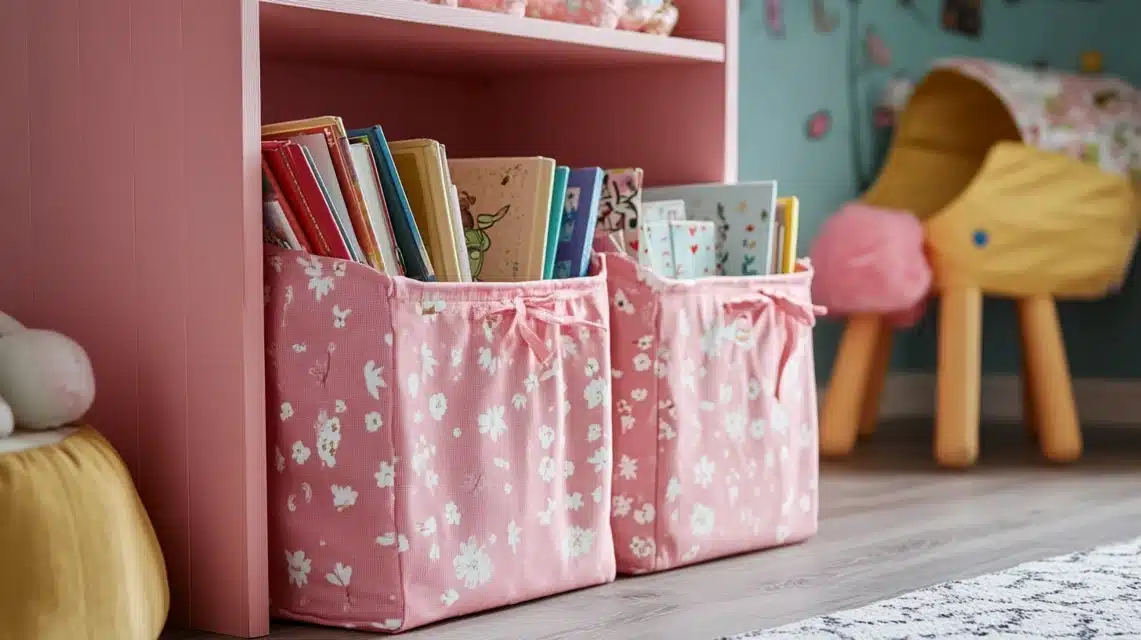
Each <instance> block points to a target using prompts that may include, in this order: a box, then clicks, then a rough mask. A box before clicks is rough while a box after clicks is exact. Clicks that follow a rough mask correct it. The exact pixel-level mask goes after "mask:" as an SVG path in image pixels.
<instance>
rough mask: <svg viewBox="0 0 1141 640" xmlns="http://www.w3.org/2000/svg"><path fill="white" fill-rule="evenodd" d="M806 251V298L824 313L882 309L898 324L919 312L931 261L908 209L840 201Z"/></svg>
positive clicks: (920, 229)
mask: <svg viewBox="0 0 1141 640" xmlns="http://www.w3.org/2000/svg"><path fill="white" fill-rule="evenodd" d="M809 255H810V256H811V258H812V266H813V269H815V271H816V274H815V277H814V278H813V280H812V298H813V300H814V301H815V302H817V303H819V304H822V305H824V306H826V307H828V311H829V312H830V313H836V314H838V315H851V314H855V313H876V314H882V315H885V316H887V317H888V321H889V322H891V323H892V324H893V325H895V326H900V327H906V326H911V325H913V324H915V323H916V322H918V321H919V319H920V318H922V317H923V313H924V310H925V307H926V301H927V297H928V294H929V291H930V289H931V266H930V264H929V263H928V262H927V256H926V254H925V253H924V250H923V225H922V224H921V223H920V222H919V219H918V218H916V217H915V216H914V215H912V214H911V213H908V212H906V211H897V210H893V209H884V208H880V207H873V206H871V205H867V204H863V203H860V202H853V203H849V204H846V205H844V207H843V208H841V209H840V211H838V212H837V213H836V214H835V215H833V216H832V217H831V218H829V219H828V220H827V221H826V222H825V223H824V226H823V227H822V228H821V230H820V234H819V235H818V236H817V238H816V241H815V242H814V243H813V246H812V250H811V251H810V252H809Z"/></svg>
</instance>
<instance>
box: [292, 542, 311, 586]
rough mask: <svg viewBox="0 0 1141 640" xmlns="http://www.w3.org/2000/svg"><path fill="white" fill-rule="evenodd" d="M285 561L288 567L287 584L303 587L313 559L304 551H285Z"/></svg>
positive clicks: (307, 580) (307, 579)
mask: <svg viewBox="0 0 1141 640" xmlns="http://www.w3.org/2000/svg"><path fill="white" fill-rule="evenodd" d="M285 562H286V564H287V565H288V567H289V584H291V585H294V586H297V587H304V586H305V585H306V584H308V583H309V573H310V572H311V571H312V570H313V560H312V559H311V558H309V557H307V556H306V555H305V552H304V551H301V550H297V551H288V550H287V551H286V552H285Z"/></svg>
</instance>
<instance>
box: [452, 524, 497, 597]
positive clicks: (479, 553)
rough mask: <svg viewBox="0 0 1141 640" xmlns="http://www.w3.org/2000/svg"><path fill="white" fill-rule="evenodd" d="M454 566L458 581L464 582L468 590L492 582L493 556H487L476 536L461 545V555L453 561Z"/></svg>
mask: <svg viewBox="0 0 1141 640" xmlns="http://www.w3.org/2000/svg"><path fill="white" fill-rule="evenodd" d="M452 565H453V566H454V567H455V570H456V579H457V580H462V581H463V583H464V587H466V588H467V589H475V588H477V587H481V586H483V585H485V584H487V583H488V582H491V575H492V571H493V569H494V567H492V563H491V556H489V555H487V551H486V550H485V548H484V547H483V545H480V544H479V542H478V541H477V540H476V538H475V536H471V537H469V538H468V539H467V541H466V542H462V543H460V553H459V555H457V556H456V557H455V559H454V560H452Z"/></svg>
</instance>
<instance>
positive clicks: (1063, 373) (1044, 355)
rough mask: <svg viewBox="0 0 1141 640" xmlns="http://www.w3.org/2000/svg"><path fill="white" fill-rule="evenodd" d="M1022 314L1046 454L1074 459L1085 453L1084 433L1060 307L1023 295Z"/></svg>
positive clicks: (1053, 458)
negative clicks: (1063, 333)
mask: <svg viewBox="0 0 1141 640" xmlns="http://www.w3.org/2000/svg"><path fill="white" fill-rule="evenodd" d="M1018 315H1019V320H1020V324H1021V326H1022V341H1023V344H1025V345H1027V347H1029V348H1028V349H1027V350H1026V352H1027V361H1028V362H1027V364H1028V365H1029V370H1030V380H1031V390H1030V392H1031V396H1032V397H1033V404H1034V417H1035V418H1036V420H1037V423H1038V439H1039V442H1040V444H1041V447H1042V453H1043V454H1044V455H1045V456H1046V459H1047V460H1050V461H1051V462H1072V461H1074V460H1077V459H1078V458H1079V457H1081V455H1082V433H1081V425H1080V423H1079V422H1078V409H1077V404H1076V403H1075V402H1074V389H1073V382H1072V381H1071V380H1070V368H1069V364H1068V363H1067V362H1066V347H1065V344H1064V343H1063V341H1062V326H1061V323H1060V322H1059V321H1058V309H1057V306H1056V305H1055V304H1054V299H1053V298H1052V297H1050V296H1033V297H1029V298H1023V299H1021V300H1019V301H1018Z"/></svg>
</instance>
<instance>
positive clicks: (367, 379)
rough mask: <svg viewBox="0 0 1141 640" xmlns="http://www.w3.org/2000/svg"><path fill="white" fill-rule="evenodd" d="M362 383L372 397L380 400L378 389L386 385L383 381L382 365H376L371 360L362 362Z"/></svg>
mask: <svg viewBox="0 0 1141 640" xmlns="http://www.w3.org/2000/svg"><path fill="white" fill-rule="evenodd" d="M364 383H365V387H367V388H368V394H369V395H370V396H372V399H373V400H380V390H381V389H383V388H385V387H387V386H388V385H387V384H386V383H385V382H384V367H378V366H376V362H375V361H373V360H369V361H368V362H366V363H364Z"/></svg>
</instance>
